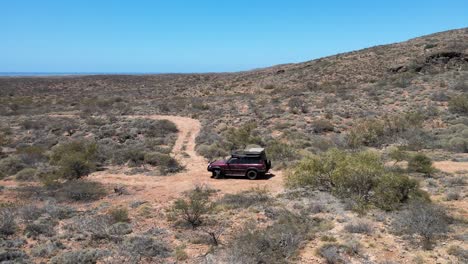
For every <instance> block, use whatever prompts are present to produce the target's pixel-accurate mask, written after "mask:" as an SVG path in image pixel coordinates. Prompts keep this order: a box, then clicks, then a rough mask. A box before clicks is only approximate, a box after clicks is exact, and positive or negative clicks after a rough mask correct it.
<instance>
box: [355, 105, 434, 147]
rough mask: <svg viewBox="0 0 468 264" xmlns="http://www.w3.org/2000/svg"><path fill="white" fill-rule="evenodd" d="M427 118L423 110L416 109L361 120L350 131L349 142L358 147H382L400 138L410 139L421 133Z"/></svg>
mask: <svg viewBox="0 0 468 264" xmlns="http://www.w3.org/2000/svg"><path fill="white" fill-rule="evenodd" d="M425 118H426V116H425V115H424V114H423V113H422V112H420V111H416V112H408V113H405V114H401V115H389V116H383V117H380V118H370V119H364V120H359V121H357V122H356V124H355V125H354V126H353V127H352V129H351V130H350V131H349V133H348V135H347V142H348V145H349V146H350V147H352V148H357V147H360V146H362V145H364V146H370V147H380V146H381V145H382V144H390V143H393V142H395V141H396V140H397V139H398V138H402V139H407V140H409V139H411V138H409V139H408V137H411V136H412V135H414V134H418V133H420V130H421V127H422V125H423V121H424V120H425ZM413 140H414V139H413Z"/></svg>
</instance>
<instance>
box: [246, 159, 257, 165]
mask: <svg viewBox="0 0 468 264" xmlns="http://www.w3.org/2000/svg"><path fill="white" fill-rule="evenodd" d="M245 163H247V164H259V163H261V161H260V160H259V159H258V158H246V160H245Z"/></svg>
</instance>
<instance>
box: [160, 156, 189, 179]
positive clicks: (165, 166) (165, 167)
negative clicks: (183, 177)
mask: <svg viewBox="0 0 468 264" xmlns="http://www.w3.org/2000/svg"><path fill="white" fill-rule="evenodd" d="M160 162H161V164H160V165H159V172H160V173H161V174H162V175H166V174H170V173H177V172H179V171H182V170H183V169H184V167H183V166H182V165H181V164H180V163H179V162H178V161H177V160H176V159H174V158H173V157H171V156H169V155H167V154H166V155H165V157H164V158H163V159H162V160H160Z"/></svg>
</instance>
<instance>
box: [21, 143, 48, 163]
mask: <svg viewBox="0 0 468 264" xmlns="http://www.w3.org/2000/svg"><path fill="white" fill-rule="evenodd" d="M44 153H45V150H44V148H42V147H39V146H27V147H21V148H18V150H17V154H18V156H19V157H20V158H21V160H22V161H23V162H24V163H26V164H28V165H30V166H31V165H35V164H36V163H38V162H44V161H47V157H46V155H45V154H44Z"/></svg>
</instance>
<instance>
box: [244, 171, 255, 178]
mask: <svg viewBox="0 0 468 264" xmlns="http://www.w3.org/2000/svg"><path fill="white" fill-rule="evenodd" d="M245 176H247V178H249V180H255V179H257V176H258V172H257V171H256V170H249V171H247V173H246V174H245Z"/></svg>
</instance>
